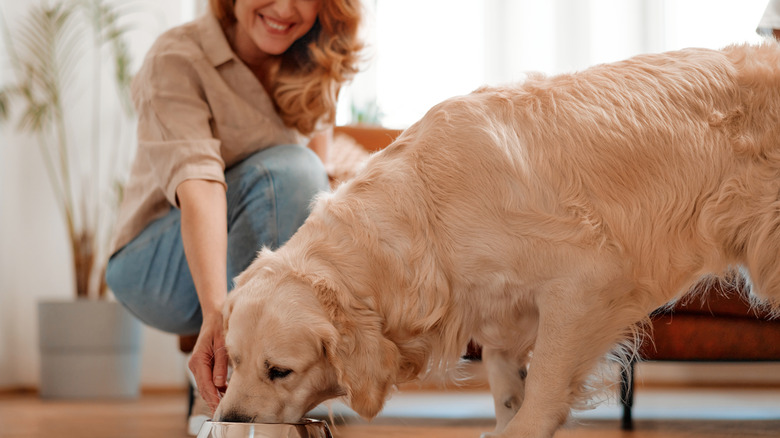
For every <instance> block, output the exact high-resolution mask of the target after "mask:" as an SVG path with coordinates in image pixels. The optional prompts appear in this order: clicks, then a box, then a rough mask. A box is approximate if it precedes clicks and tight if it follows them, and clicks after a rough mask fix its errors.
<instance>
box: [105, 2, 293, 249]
mask: <svg viewBox="0 0 780 438" xmlns="http://www.w3.org/2000/svg"><path fill="white" fill-rule="evenodd" d="M132 96H133V103H134V104H135V107H136V110H137V112H138V115H139V120H138V151H137V153H136V157H135V161H134V163H133V166H132V169H131V173H130V178H129V181H128V184H127V187H126V188H125V197H124V199H123V201H122V204H121V206H120V209H119V216H118V221H117V230H116V233H115V235H114V240H113V243H112V251H111V252H112V253H113V252H115V251H117V250H119V249H120V248H122V247H123V246H124V245H126V244H127V243H128V242H130V241H131V240H132V239H133V238H134V237H135V236H137V235H138V233H140V232H141V231H142V230H143V229H144V228H145V227H146V226H147V225H148V224H149V223H150V222H152V221H153V220H155V219H158V218H160V217H162V216H164V215H165V214H166V213H168V212H169V211H170V209H171V208H175V207H177V200H176V188H177V187H178V186H179V184H181V183H182V182H183V181H185V180H188V179H205V180H210V181H217V182H220V183H222V184H223V185H225V169H226V168H229V167H231V166H232V165H233V164H235V163H237V162H239V161H241V160H242V159H244V158H246V157H248V156H249V155H251V154H253V153H254V152H256V151H258V150H260V149H263V148H267V147H269V146H273V145H278V144H291V143H303V142H305V141H306V140H304V139H303V137H302V136H300V134H299V133H298V132H297V131H296V130H294V129H291V128H288V127H286V126H285V125H284V123H283V122H282V120H281V118H280V117H279V116H278V115H277V113H276V111H275V109H274V106H273V103H272V101H271V99H270V98H269V96H268V94H267V93H266V91H265V89H264V88H263V86H262V85H261V84H260V82H259V81H258V80H257V78H256V77H255V75H254V74H253V73H252V72H251V71H250V70H249V68H248V67H247V66H246V65H245V64H244V63H243V62H242V61H241V60H240V59H239V58H238V56H237V55H236V54H235V53H234V52H233V50H232V49H231V47H230V44H229V43H228V41H227V38H226V37H225V34H224V32H223V31H222V28H221V27H220V25H219V22H218V21H217V19H216V18H215V17H214V16H213V15H211V14H206V15H205V16H203V17H201V18H199V19H197V20H195V21H193V22H191V23H187V24H184V25H182V26H179V27H176V28H173V29H171V30H169V31H167V32H166V33H164V34H163V35H161V36H160V37H159V38H158V39H157V41H156V42H155V43H154V45H153V46H152V47H151V49H150V50H149V53H148V54H147V56H146V59H145V60H144V63H143V66H142V67H141V70H140V71H139V72H138V74H137V75H136V76H135V78H134V79H133V84H132Z"/></svg>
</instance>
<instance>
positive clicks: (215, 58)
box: [198, 12, 235, 67]
mask: <svg viewBox="0 0 780 438" xmlns="http://www.w3.org/2000/svg"><path fill="white" fill-rule="evenodd" d="M198 29H199V30H200V35H201V38H202V40H201V44H202V45H203V52H204V53H205V54H206V57H207V58H208V59H209V61H211V64H212V65H213V66H214V67H217V66H219V65H222V64H224V63H226V62H228V61H230V60H231V59H233V58H234V57H235V53H233V49H232V48H231V47H230V43H229V42H228V40H227V37H226V36H225V32H224V31H223V30H222V26H220V24H219V20H217V17H215V16H214V14H212V13H210V12H209V13H206V14H204V15H203V16H202V17H201V18H199V19H198Z"/></svg>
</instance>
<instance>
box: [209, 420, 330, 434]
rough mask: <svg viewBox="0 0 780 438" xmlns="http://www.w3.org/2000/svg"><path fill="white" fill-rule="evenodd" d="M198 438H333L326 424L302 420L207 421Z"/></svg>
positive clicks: (318, 421)
mask: <svg viewBox="0 0 780 438" xmlns="http://www.w3.org/2000/svg"><path fill="white" fill-rule="evenodd" d="M198 438H333V435H331V434H330V429H328V423H326V422H324V421H320V420H310V419H308V418H304V419H303V420H301V422H300V423H274V424H272V423H222V422H218V421H207V422H205V423H203V426H202V427H201V428H200V432H198Z"/></svg>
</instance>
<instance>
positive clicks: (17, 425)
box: [0, 392, 780, 438]
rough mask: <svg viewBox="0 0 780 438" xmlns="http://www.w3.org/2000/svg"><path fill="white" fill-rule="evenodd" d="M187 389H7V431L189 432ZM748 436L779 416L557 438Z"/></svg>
mask: <svg viewBox="0 0 780 438" xmlns="http://www.w3.org/2000/svg"><path fill="white" fill-rule="evenodd" d="M185 411H186V407H185V395H184V393H183V392H182V393H178V392H169V393H158V394H144V395H143V396H142V397H141V398H140V399H138V400H132V401H81V402H80V401H52V400H41V399H40V398H38V397H37V395H36V394H34V393H21V394H4V395H0V438H33V437H35V438H43V437H47V438H48V437H51V438H55V437H56V438H125V437H127V438H131V437H132V438H136V437H143V438H186V437H187V434H186V432H185ZM492 428H493V424H492V421H491V420H488V419H470V420H446V419H397V418H396V419H392V418H380V419H378V420H377V421H375V422H373V423H371V424H365V423H362V422H360V421H358V420H348V421H345V422H341V423H339V424H335V425H331V431H332V432H333V435H334V437H335V438H358V437H359V438H367V437H369V438H374V437H376V438H382V437H409V438H411V437H421V438H434V437H442V438H445V437H446V438H467V437H468V438H476V437H479V435H480V433H482V432H485V431H490V430H491V429H492ZM618 437H620V438H683V437H685V438H737V437H739V438H742V437H780V419H776V420H774V419H773V420H753V421H742V420H731V421H718V420H685V421H683V420H662V419H660V420H659V419H654V420H640V421H638V422H637V424H636V430H635V431H633V432H622V431H620V430H619V425H618V421H617V419H611V420H602V419H600V420H580V424H567V425H566V426H565V427H564V428H563V429H561V430H560V431H559V432H558V433H557V434H556V435H555V438H618Z"/></svg>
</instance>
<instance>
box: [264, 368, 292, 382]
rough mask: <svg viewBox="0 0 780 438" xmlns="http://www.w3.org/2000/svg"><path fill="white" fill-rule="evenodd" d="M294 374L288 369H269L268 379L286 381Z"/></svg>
mask: <svg viewBox="0 0 780 438" xmlns="http://www.w3.org/2000/svg"><path fill="white" fill-rule="evenodd" d="M290 373H292V370H288V369H286V368H278V367H271V368H268V378H269V379H271V380H272V381H273V380H276V379H284V378H285V377H287V376H289V375H290Z"/></svg>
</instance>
